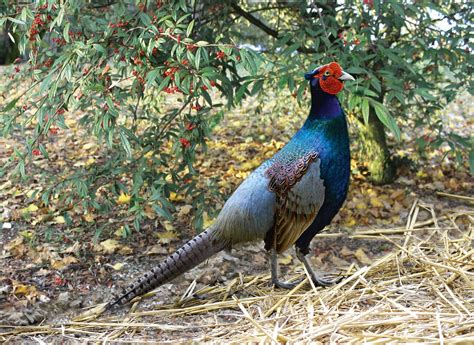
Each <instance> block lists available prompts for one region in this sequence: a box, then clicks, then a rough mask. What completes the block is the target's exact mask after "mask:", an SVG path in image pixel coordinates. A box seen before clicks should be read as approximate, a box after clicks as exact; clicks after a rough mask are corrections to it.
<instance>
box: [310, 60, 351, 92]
mask: <svg viewBox="0 0 474 345" xmlns="http://www.w3.org/2000/svg"><path fill="white" fill-rule="evenodd" d="M341 75H342V68H341V66H339V64H337V63H336V62H331V63H330V64H329V65H326V66H324V67H323V68H321V69H320V70H319V71H318V74H316V75H315V76H314V78H318V79H319V86H320V87H321V89H322V90H323V91H324V92H326V93H329V94H331V95H336V94H337V93H339V92H341V91H342V89H343V88H344V84H343V83H342V81H340V80H339V79H338V78H339V77H340V76H341Z"/></svg>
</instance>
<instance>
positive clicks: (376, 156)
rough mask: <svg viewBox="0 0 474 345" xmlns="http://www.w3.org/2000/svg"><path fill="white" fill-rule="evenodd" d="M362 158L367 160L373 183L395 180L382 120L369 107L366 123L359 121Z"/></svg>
mask: <svg viewBox="0 0 474 345" xmlns="http://www.w3.org/2000/svg"><path fill="white" fill-rule="evenodd" d="M359 127H360V131H359V136H360V139H361V144H362V154H363V157H362V158H363V160H364V161H367V165H368V169H369V173H370V180H371V181H372V182H373V183H374V184H386V183H390V182H393V181H394V180H395V177H396V174H395V167H394V165H393V162H392V159H391V157H390V151H389V150H388V147H387V140H386V137H385V129H384V125H383V124H382V122H380V120H379V118H378V117H377V115H376V114H375V112H374V110H373V109H372V108H371V109H370V115H369V121H368V124H365V122H360V123H359Z"/></svg>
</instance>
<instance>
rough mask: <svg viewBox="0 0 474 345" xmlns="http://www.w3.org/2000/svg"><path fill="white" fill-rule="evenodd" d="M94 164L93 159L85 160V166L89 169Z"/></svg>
mask: <svg viewBox="0 0 474 345" xmlns="http://www.w3.org/2000/svg"><path fill="white" fill-rule="evenodd" d="M94 163H95V158H92V157H90V158H89V159H88V160H86V163H85V166H86V167H89V166H91V165H92V164H94Z"/></svg>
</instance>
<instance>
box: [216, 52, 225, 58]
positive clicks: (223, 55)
mask: <svg viewBox="0 0 474 345" xmlns="http://www.w3.org/2000/svg"><path fill="white" fill-rule="evenodd" d="M216 57H217V58H218V59H219V60H222V59H223V58H224V57H225V53H224V52H223V51H222V50H219V51H218V52H217V53H216Z"/></svg>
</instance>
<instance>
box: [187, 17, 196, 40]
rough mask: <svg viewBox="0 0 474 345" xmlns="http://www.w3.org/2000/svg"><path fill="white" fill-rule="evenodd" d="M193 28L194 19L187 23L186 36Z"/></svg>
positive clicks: (189, 34)
mask: <svg viewBox="0 0 474 345" xmlns="http://www.w3.org/2000/svg"><path fill="white" fill-rule="evenodd" d="M193 28H194V19H193V20H191V22H190V23H189V25H188V28H187V29H186V36H188V37H189V36H191V33H192V32H193Z"/></svg>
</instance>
